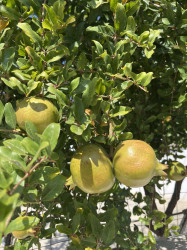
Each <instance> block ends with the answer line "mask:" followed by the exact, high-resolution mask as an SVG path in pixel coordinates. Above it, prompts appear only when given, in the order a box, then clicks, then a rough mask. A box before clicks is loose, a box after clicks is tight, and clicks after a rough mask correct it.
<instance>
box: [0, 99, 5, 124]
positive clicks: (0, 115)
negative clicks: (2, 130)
mask: <svg viewBox="0 0 187 250" xmlns="http://www.w3.org/2000/svg"><path fill="white" fill-rule="evenodd" d="M3 114H4V105H3V103H2V101H1V100H0V125H1V123H2V119H3Z"/></svg>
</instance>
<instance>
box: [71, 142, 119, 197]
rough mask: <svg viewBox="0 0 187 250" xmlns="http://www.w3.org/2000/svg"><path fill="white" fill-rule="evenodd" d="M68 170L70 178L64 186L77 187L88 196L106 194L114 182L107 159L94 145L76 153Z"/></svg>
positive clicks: (99, 148)
mask: <svg viewBox="0 0 187 250" xmlns="http://www.w3.org/2000/svg"><path fill="white" fill-rule="evenodd" d="M70 170H71V174H72V176H71V177H70V178H69V179H68V180H67V183H66V185H70V188H73V187H75V186H78V187H79V188H80V189H81V190H82V191H84V192H85V193H89V194H94V193H103V192H106V191H108V190H109V189H110V188H111V187H112V186H113V184H114V181H115V177H114V175H113V171H112V163H111V161H110V159H109V157H108V156H107V154H106V152H105V151H104V149H103V148H101V147H99V146H97V145H94V144H88V145H85V146H83V147H81V148H80V149H78V150H77V151H76V153H75V154H74V156H73V158H72V160H71V164H70Z"/></svg>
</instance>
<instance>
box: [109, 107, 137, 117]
mask: <svg viewBox="0 0 187 250" xmlns="http://www.w3.org/2000/svg"><path fill="white" fill-rule="evenodd" d="M131 111H132V109H131V108H130V107H126V106H116V107H115V108H114V109H112V110H111V111H110V117H116V116H123V115H126V114H128V113H129V112H131Z"/></svg>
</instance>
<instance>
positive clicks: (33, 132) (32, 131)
mask: <svg viewBox="0 0 187 250" xmlns="http://www.w3.org/2000/svg"><path fill="white" fill-rule="evenodd" d="M25 129H26V132H27V134H28V136H29V137H30V138H31V139H32V140H34V141H36V142H39V141H40V138H39V137H38V136H37V128H36V127H35V126H34V124H33V123H32V122H29V121H26V122H25Z"/></svg>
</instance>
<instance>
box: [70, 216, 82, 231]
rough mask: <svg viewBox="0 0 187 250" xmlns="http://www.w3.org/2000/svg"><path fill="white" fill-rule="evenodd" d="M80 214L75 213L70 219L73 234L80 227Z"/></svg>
mask: <svg viewBox="0 0 187 250" xmlns="http://www.w3.org/2000/svg"><path fill="white" fill-rule="evenodd" d="M80 222H81V213H76V214H75V215H74V216H73V218H72V231H73V233H74V234H75V233H76V232H77V230H78V229H79V227H80Z"/></svg>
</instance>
